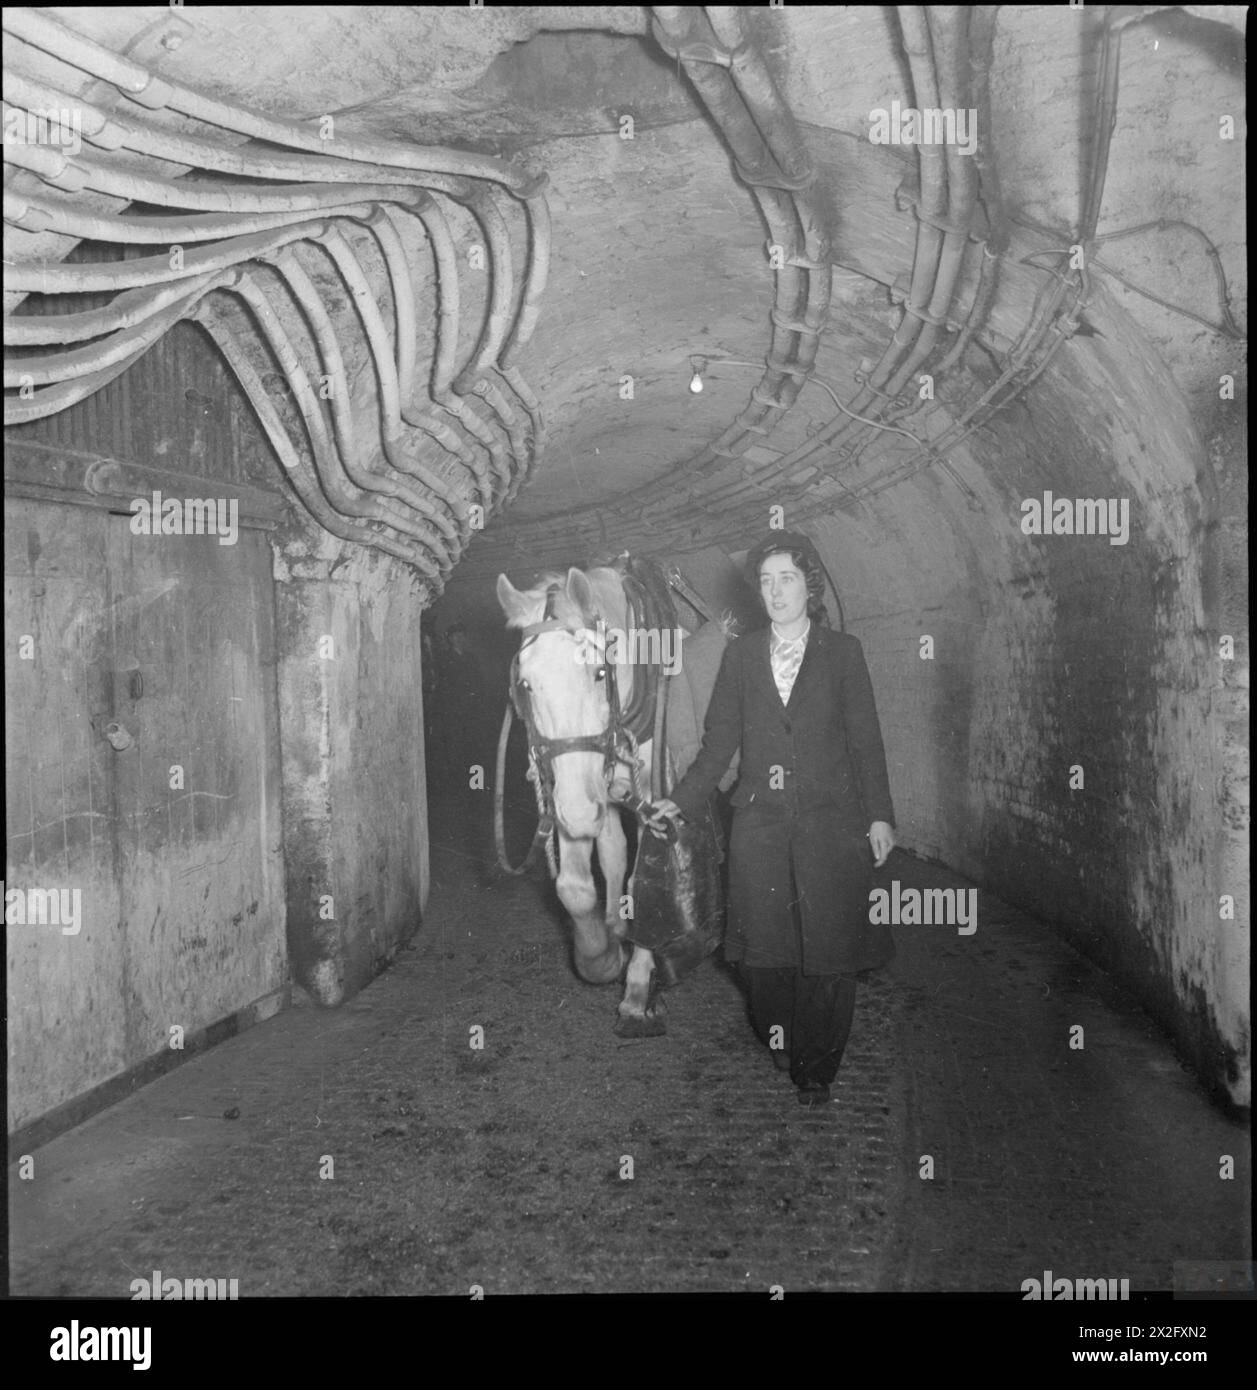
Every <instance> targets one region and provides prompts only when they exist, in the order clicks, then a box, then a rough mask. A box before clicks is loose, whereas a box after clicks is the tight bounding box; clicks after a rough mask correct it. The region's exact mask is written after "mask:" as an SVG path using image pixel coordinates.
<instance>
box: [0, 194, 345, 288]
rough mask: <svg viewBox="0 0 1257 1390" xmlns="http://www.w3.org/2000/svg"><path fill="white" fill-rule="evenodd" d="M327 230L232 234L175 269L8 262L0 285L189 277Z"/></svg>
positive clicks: (117, 283) (120, 283)
mask: <svg viewBox="0 0 1257 1390" xmlns="http://www.w3.org/2000/svg"><path fill="white" fill-rule="evenodd" d="M371 211H372V209H371V206H370V205H369V204H362V205H358V206H355V207H353V208H351V209H348V215H353V216H356V217H362V218H364V219H365V218H366V217H369V216H370V214H371ZM326 231H327V224H326V223H325V222H322V221H319V222H303V223H301V224H299V225H297V226H294V227H285V228H283V229H281V230H279V231H274V232H270V233H262V234H259V235H257V236H243V237H233V238H232V239H231V240H230V241H225V242H220V243H217V244H215V245H214V246H204V247H200V248H199V249H197V250H195V251H189V252H188V253H187V255H186V256H184V257H183V264H182V267H181V268H178V269H176V268H173V267H172V266H171V264H170V257H169V256H141V257H140V258H139V259H138V260H134V261H111V262H109V263H107V264H104V265H100V264H96V265H91V264H84V265H53V266H50V265H46V264H45V265H17V266H10V267H9V268H8V274H7V275H6V277H5V287H6V289H11V290H14V289H16V290H27V291H31V292H39V293H41V294H71V293H81V292H83V291H85V290H117V289H130V288H137V287H140V286H145V285H161V284H168V283H171V282H174V281H178V280H191V279H192V278H193V277H195V276H197V275H203V274H205V273H206V272H207V271H211V270H226V269H228V268H229V267H231V266H236V265H240V264H242V263H243V262H245V261H250V260H257V259H259V258H260V257H262V256H264V255H266V254H267V253H268V252H270V251H276V250H278V249H279V248H280V247H281V246H286V245H287V244H288V243H289V242H291V241H316V240H318V239H319V237H320V236H323V235H325V233H326Z"/></svg>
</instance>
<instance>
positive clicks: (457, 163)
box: [3, 9, 544, 195]
mask: <svg viewBox="0 0 1257 1390" xmlns="http://www.w3.org/2000/svg"><path fill="white" fill-rule="evenodd" d="M3 25H4V28H5V29H7V30H8V31H9V32H10V33H11V34H13V35H14V36H15V37H17V38H19V39H21V40H23V42H25V43H29V44H31V45H32V46H34V47H36V48H39V49H42V50H43V51H44V52H45V53H47V54H49V55H50V56H51V57H53V58H55V59H57V60H58V61H59V62H63V63H69V64H70V65H71V66H73V67H76V68H79V69H80V70H81V71H83V72H85V73H87V74H88V75H89V76H91V77H96V78H99V79H100V80H101V81H102V82H108V83H109V84H110V85H111V86H114V87H116V88H117V89H118V90H119V91H120V92H121V93H122V94H123V95H124V96H127V97H130V98H131V100H132V101H135V102H138V103H139V105H141V106H145V107H147V108H148V109H149V110H159V109H165V108H169V109H171V110H174V111H178V112H181V113H182V114H183V115H185V116H191V117H193V118H194V119H195V120H198V121H203V122H205V124H206V125H213V126H217V127H219V129H222V130H232V131H235V132H236V133H237V134H240V135H247V136H251V137H252V138H253V139H255V140H265V141H268V142H269V143H270V144H273V145H280V146H290V147H292V148H295V149H300V150H305V151H307V152H308V153H311V154H322V153H323V152H324V150H325V149H326V141H325V140H324V139H323V138H322V136H321V135H320V134H319V132H318V131H317V130H316V129H312V128H311V127H310V126H308V125H301V124H299V123H298V122H296V121H285V120H280V119H277V118H275V117H271V116H266V115H264V114H263V113H261V112H258V111H250V110H247V109H245V108H240V107H234V106H229V105H227V104H226V103H225V102H221V101H215V100H214V99H213V98H212V97H207V96H205V95H203V94H202V93H200V92H195V91H193V90H192V89H190V88H188V87H182V86H180V85H179V84H177V83H173V82H168V81H166V80H165V79H164V78H160V77H156V76H154V75H153V74H152V73H150V72H149V71H148V70H147V69H146V68H143V67H141V66H140V65H139V64H138V63H133V62H131V61H130V60H129V59H127V58H120V57H119V56H118V55H117V54H116V53H111V52H110V51H109V50H108V49H107V48H102V47H101V46H100V45H99V44H97V43H93V42H92V41H91V40H90V39H85V38H83V36H82V35H81V34H77V33H76V32H75V31H74V30H73V29H69V28H67V27H66V26H65V25H64V24H60V23H58V22H57V21H56V20H53V19H49V18H48V17H47V16H45V15H43V14H38V13H36V12H35V11H33V10H22V9H13V10H6V11H5V12H4V18H3ZM336 143H337V149H338V150H339V151H340V154H341V157H342V158H346V159H355V160H362V161H364V162H367V163H372V164H387V165H393V166H394V167H397V168H403V169H413V170H415V171H417V172H420V173H422V172H424V171H425V170H426V171H429V172H432V173H443V174H455V175H458V176H461V177H465V178H478V179H488V180H491V181H492V182H494V183H500V184H502V185H503V186H504V187H506V188H509V189H511V190H512V191H514V192H518V193H520V194H521V195H524V194H533V193H535V192H537V191H538V190H537V188H536V184H537V179H536V178H533V177H530V176H528V175H526V174H524V173H523V172H522V171H521V170H518V169H513V168H512V167H511V166H510V165H508V164H506V163H505V162H504V161H502V160H498V159H492V158H488V157H485V156H481V155H469V154H464V153H463V152H461V151H459V150H450V149H444V148H440V147H427V148H425V149H423V150H422V152H421V153H420V152H416V153H411V152H410V151H408V150H406V149H405V148H404V147H402V146H392V145H386V144H377V143H374V142H372V141H367V140H356V139H354V138H353V137H352V136H341V135H338V136H337V137H336ZM542 177H544V176H542Z"/></svg>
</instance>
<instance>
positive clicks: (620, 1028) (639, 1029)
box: [615, 1010, 668, 1038]
mask: <svg viewBox="0 0 1257 1390" xmlns="http://www.w3.org/2000/svg"><path fill="white" fill-rule="evenodd" d="M667 1031H668V1025H667V1022H666V1021H665V1019H664V1017H663V1015H662V1014H661V1013H657V1012H655V1011H654V1010H652V1011H651V1012H650V1013H646V1014H620V1016H619V1017H618V1018H617V1019H616V1021H615V1035H616V1037H617V1038H659V1037H662V1036H663V1035H664V1034H665V1033H666V1032H667Z"/></svg>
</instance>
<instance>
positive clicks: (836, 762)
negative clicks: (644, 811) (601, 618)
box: [671, 622, 895, 975]
mask: <svg viewBox="0 0 1257 1390" xmlns="http://www.w3.org/2000/svg"><path fill="white" fill-rule="evenodd" d="M771 631H772V629H771V628H767V627H766V628H763V629H762V630H760V631H758V632H752V633H749V634H748V635H747V636H745V637H741V638H739V639H738V640H737V641H735V642H731V643H730V644H729V646H728V648H727V649H726V651H725V656H724V661H723V663H722V665H721V667H720V674H719V675H718V676H717V678H716V684H715V687H714V689H713V690H712V696H711V703H710V704H709V705H708V708H707V720H706V725H705V729H704V734H703V746H702V749H701V751H700V752H699V754H698V757H697V758H695V760H694V762H693V764H692V765H691V766H690V769H689V771H688V772H687V773H686V775H685V776H684V777H683V778H682V779H681V781H680V782H678V783H677V785H676V786H675V787H674V788H673V790H672V792H671V797H672V800H673V801H675V802H676V804H677V806H679V807H680V809H681V812H682V814H683V815H685V816H686V818H687V819H695V818H697V817H698V816H699V815H701V814H702V811H703V807H704V804H705V803H706V801H707V798H708V797H709V796H710V795H711V794H712V792H713V791H715V789H716V786H717V784H718V783H719V781H720V778H721V776H722V775H723V774H724V772H725V771H726V769H727V768H728V766H729V763H730V761H731V759H732V758H733V755H734V754H735V753H736V752H737V751H738V749H739V748H740V749H741V751H742V761H741V767H740V770H739V771H740V775H739V778H738V783H737V785H736V787H735V788H734V789H733V794H732V797H731V801H732V804H733V807H734V816H733V832H732V836H731V840H730V845H729V923H728V929H727V931H726V935H725V956H726V958H727V959H729V960H731V961H741V962H742V963H743V964H745V965H748V966H797V967H799V968H801V969H802V970H803V972H804V974H807V975H832V974H847V973H854V972H857V971H861V970H871V969H874V968H876V967H877V966H880V965H885V964H886V962H887V961H888V960H890V958H891V957H892V956H893V955H894V951H895V947H894V943H893V941H892V940H891V936H890V931H889V928H887V927H886V926H884V925H875V924H872V923H870V922H869V890H870V888H871V887H872V871H873V855H872V850H871V849H870V846H869V841H868V829H869V826H870V824H871V823H872V822H873V821H876V820H882V821H887V822H889V823H890V824H891V825H893V824H894V819H895V811H894V806H893V804H892V802H891V797H890V784H889V779H888V777H887V774H886V754H885V751H884V748H883V745H882V731H881V726H880V725H879V723H878V719H877V708H876V705H875V704H874V700H873V686H872V682H871V681H870V680H869V673H868V667H867V666H866V665H865V661H864V651H863V648H862V647H861V646H860V643H859V641H858V640H857V639H856V638H854V637H851V636H848V635H847V634H845V633H837V632H833V631H831V630H830V629H828V628H825V627H821V626H820V625H818V624H817V623H815V622H813V623H812V626H811V629H810V631H809V633H808V641H807V649H806V651H805V653H804V657H803V663H802V665H801V666H800V668H799V673H798V676H797V677H796V678H795V683H794V687H793V689H792V690H791V692H790V700H789V703H788V704H783V703H782V700H781V696H780V694H779V693H778V691H777V686H776V682H775V681H774V680H773V673H772V663H771V659H770V656H769V642H770V637H771ZM796 900H797V904H798V914H797V920H796V913H795V910H794V908H795V903H796Z"/></svg>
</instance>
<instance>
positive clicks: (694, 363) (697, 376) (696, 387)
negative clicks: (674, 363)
mask: <svg viewBox="0 0 1257 1390" xmlns="http://www.w3.org/2000/svg"><path fill="white" fill-rule="evenodd" d="M690 367H691V368H692V369H693V372H694V375H693V376H692V377H690V390H691V391H693V393H694V394H695V395H696V396H697V395H698V393H699V392H700V391H701V390H702V389H703V373H704V372H705V371H706V370H707V359H706V358H705V357H691V358H690Z"/></svg>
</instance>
